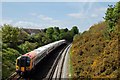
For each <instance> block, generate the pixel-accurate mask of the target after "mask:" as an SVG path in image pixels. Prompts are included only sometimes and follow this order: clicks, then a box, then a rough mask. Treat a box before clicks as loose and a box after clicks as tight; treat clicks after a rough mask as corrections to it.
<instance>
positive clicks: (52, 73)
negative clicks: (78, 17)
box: [6, 45, 70, 80]
mask: <svg viewBox="0 0 120 80" xmlns="http://www.w3.org/2000/svg"><path fill="white" fill-rule="evenodd" d="M69 47H70V45H66V46H65V47H64V48H63V49H62V50H61V51H60V52H59V54H58V56H57V58H56V59H55V60H54V63H53V65H52V67H51V68H50V70H49V72H48V73H47V76H46V77H45V78H43V79H45V80H46V79H47V80H52V79H53V78H60V77H61V74H62V68H63V62H64V58H65V55H66V52H67V50H68V48H69ZM58 64H59V65H61V66H59V68H57V66H58ZM58 75H59V76H58ZM30 79H31V78H30ZM30 79H25V80H30ZM6 80H24V78H22V77H21V76H20V75H19V74H17V73H16V72H15V73H13V74H12V75H11V76H10V77H9V78H8V79H6ZM33 80H34V79H33Z"/></svg>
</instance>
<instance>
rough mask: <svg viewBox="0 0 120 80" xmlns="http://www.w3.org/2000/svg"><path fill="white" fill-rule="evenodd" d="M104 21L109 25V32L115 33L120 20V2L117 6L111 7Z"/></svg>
mask: <svg viewBox="0 0 120 80" xmlns="http://www.w3.org/2000/svg"><path fill="white" fill-rule="evenodd" d="M104 19H105V21H106V22H107V23H108V26H109V32H111V31H113V30H114V27H115V25H116V23H117V21H118V19H120V1H119V2H117V3H116V5H115V6H113V5H109V8H108V9H107V11H106V13H105V18H104Z"/></svg>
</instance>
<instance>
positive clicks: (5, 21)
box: [0, 19, 13, 25]
mask: <svg viewBox="0 0 120 80" xmlns="http://www.w3.org/2000/svg"><path fill="white" fill-rule="evenodd" d="M12 23H13V20H6V19H0V25H3V24H12Z"/></svg>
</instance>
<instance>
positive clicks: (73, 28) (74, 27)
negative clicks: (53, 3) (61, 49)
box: [71, 26, 79, 36]
mask: <svg viewBox="0 0 120 80" xmlns="http://www.w3.org/2000/svg"><path fill="white" fill-rule="evenodd" d="M71 33H72V35H73V36H74V35H75V34H78V33H79V30H78V28H77V26H73V27H72V29H71Z"/></svg>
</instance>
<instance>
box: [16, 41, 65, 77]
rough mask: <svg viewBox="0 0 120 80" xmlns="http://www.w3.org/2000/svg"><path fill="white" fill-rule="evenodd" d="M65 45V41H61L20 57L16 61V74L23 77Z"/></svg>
mask: <svg viewBox="0 0 120 80" xmlns="http://www.w3.org/2000/svg"><path fill="white" fill-rule="evenodd" d="M64 43H66V41H65V40H59V41H56V42H53V43H50V44H48V45H45V46H42V47H39V48H37V49H35V50H33V51H31V52H28V53H26V54H24V55H22V56H20V57H18V58H17V59H16V72H17V73H19V74H21V75H22V74H24V73H28V72H30V71H31V70H32V69H33V68H34V67H35V66H36V65H37V64H38V63H39V62H40V61H41V60H42V59H43V58H44V57H45V56H46V55H48V54H49V53H50V52H51V51H53V50H54V49H55V48H57V47H58V46H60V45H62V44H64Z"/></svg>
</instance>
